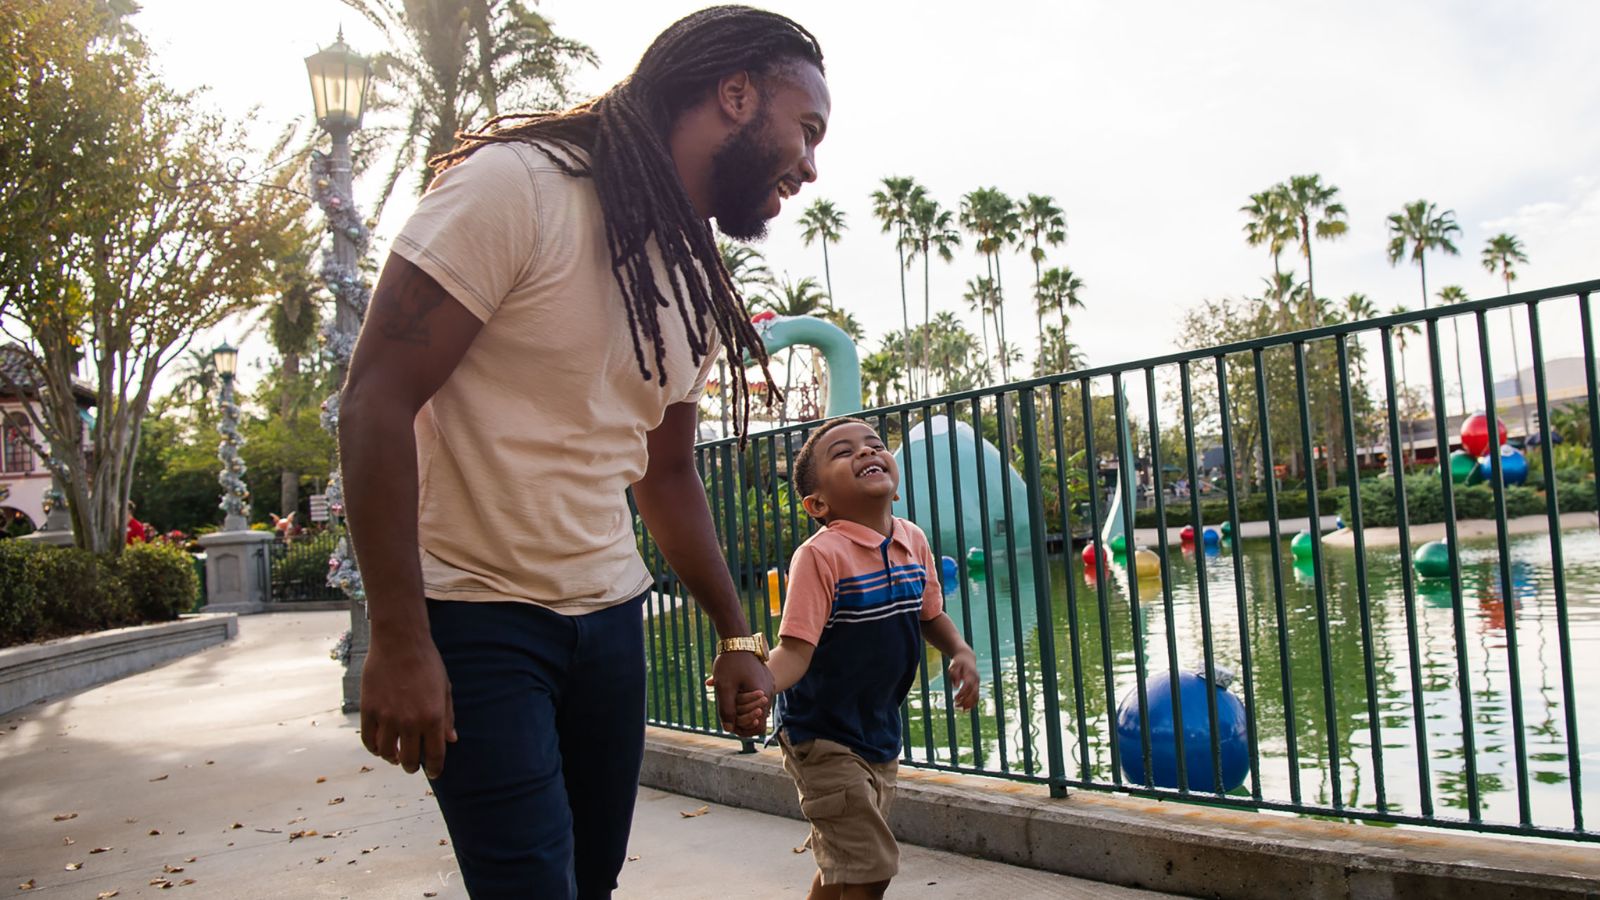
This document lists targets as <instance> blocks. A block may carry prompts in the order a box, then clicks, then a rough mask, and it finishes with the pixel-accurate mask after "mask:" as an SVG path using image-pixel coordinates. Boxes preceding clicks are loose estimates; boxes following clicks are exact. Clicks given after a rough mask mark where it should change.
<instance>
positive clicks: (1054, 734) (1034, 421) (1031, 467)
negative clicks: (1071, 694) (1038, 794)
mask: <svg viewBox="0 0 1600 900" xmlns="http://www.w3.org/2000/svg"><path fill="white" fill-rule="evenodd" d="M1020 427H1021V430H1022V457H1023V465H1024V468H1025V469H1026V475H1025V476H1024V478H1023V480H1024V481H1026V482H1027V483H1028V518H1029V521H1030V523H1031V527H1030V528H1029V529H1028V531H1029V538H1030V540H1031V550H1032V554H1031V555H1032V556H1033V597H1034V602H1035V603H1036V604H1037V606H1038V610H1039V679H1040V684H1041V686H1042V690H1041V693H1043V694H1044V723H1045V730H1044V742H1045V759H1046V766H1047V768H1046V774H1047V776H1048V777H1049V779H1050V796H1052V797H1065V796H1066V795H1067V783H1066V782H1067V764H1066V755H1065V751H1064V750H1063V746H1062V745H1063V743H1064V742H1063V735H1062V733H1061V695H1060V694H1059V693H1058V692H1057V685H1056V638H1055V632H1056V623H1055V616H1054V615H1052V611H1051V602H1050V599H1051V598H1050V569H1049V567H1048V566H1047V565H1046V560H1045V550H1044V523H1045V518H1044V497H1043V495H1042V493H1041V491H1040V489H1039V484H1040V477H1039V434H1038V427H1039V417H1038V412H1037V410H1036V404H1035V402H1034V397H1033V390H1032V389H1025V390H1023V391H1022V422H1021V423H1020ZM1056 464H1057V465H1060V464H1061V463H1060V461H1059V460H1058V461H1057V463H1056ZM1061 502H1062V503H1065V502H1067V498H1066V497H1062V498H1061ZM1061 539H1062V540H1064V541H1069V542H1070V541H1071V540H1072V536H1071V535H1062V537H1061ZM1018 652H1019V653H1020V652H1021V648H1020V647H1019V648H1018ZM1028 712H1029V711H1027V710H1024V711H1023V713H1024V714H1028Z"/></svg>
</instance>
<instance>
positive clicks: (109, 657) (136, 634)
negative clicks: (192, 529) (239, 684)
mask: <svg viewBox="0 0 1600 900" xmlns="http://www.w3.org/2000/svg"><path fill="white" fill-rule="evenodd" d="M238 633H239V620H238V617H237V616H233V615H200V616H185V617H184V618H182V619H179V620H178V621H176V622H163V623H161V624H158V625H138V626H135V627H133V628H117V629H114V630H111V631H101V632H98V633H95V634H85V635H80V636H78V637H69V638H60V639H57V640H53V641H47V642H45V643H43V644H26V645H23V646H21V647H7V648H6V649H4V650H0V715H3V714H5V713H8V712H11V711H12V710H14V709H18V708H20V707H23V706H27V705H28V704H29V703H34V702H36V701H39V700H46V699H49V698H51V697H59V696H61V695H62V694H70V693H72V692H73V691H81V690H83V689H84V688H87V687H93V686H94V685H97V684H104V683H105V682H107V681H114V680H116V679H118V678H122V677H124V676H126V675H132V674H133V673H135V672H142V671H144V670H145V669H149V668H152V667H154V666H157V665H160V664H161V663H164V662H167V661H168V660H173V659H177V658H178V657H181V656H188V655H189V654H191V653H195V652H197V651H200V650H204V649H206V648H207V647H211V646H214V645H216V644H220V643H222V642H224V641H227V640H230V639H231V638H233V636H234V635H236V634H238Z"/></svg>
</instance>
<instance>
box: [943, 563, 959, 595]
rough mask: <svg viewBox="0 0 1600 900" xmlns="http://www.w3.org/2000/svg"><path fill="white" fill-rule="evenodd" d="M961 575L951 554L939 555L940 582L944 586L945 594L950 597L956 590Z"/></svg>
mask: <svg viewBox="0 0 1600 900" xmlns="http://www.w3.org/2000/svg"><path fill="white" fill-rule="evenodd" d="M959 575H960V573H959V572H958V570H957V569H956V561H955V559H953V558H951V557H949V556H941V557H939V584H940V586H942V587H943V588H944V593H945V596H947V597H948V596H949V595H951V594H954V593H955V592H956V588H957V587H959V584H958V583H957V579H958V577H959Z"/></svg>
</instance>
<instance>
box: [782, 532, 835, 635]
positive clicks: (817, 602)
mask: <svg viewBox="0 0 1600 900" xmlns="http://www.w3.org/2000/svg"><path fill="white" fill-rule="evenodd" d="M836 581H837V580H836V579H835V578H834V575H833V572H832V571H831V570H830V569H829V568H828V566H827V564H826V563H825V562H824V561H823V559H822V555H821V554H819V553H817V551H816V550H815V549H813V548H812V547H811V545H809V544H802V545H801V546H800V549H798V550H796V551H795V552H794V558H793V559H791V560H789V593H788V595H787V596H786V597H785V598H784V601H783V621H782V623H780V624H779V626H778V636H779V637H792V638H798V639H800V640H802V641H805V642H806V643H808V644H816V642H817V641H818V640H820V639H821V638H822V629H823V628H824V627H826V626H827V624H828V616H830V615H831V614H832V613H833V588H834V585H835V583H836Z"/></svg>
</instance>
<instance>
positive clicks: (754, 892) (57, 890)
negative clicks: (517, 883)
mask: <svg viewBox="0 0 1600 900" xmlns="http://www.w3.org/2000/svg"><path fill="white" fill-rule="evenodd" d="M345 620H346V617H345V614H344V613H337V612H306V613H278V614H274V615H268V616H253V617H248V618H245V619H242V620H241V621H240V627H239V637H238V639H236V640H235V641H233V642H232V643H230V644H227V645H224V646H221V647H217V648H213V649H211V650H207V651H205V652H203V653H200V654H197V655H195V656H192V657H189V658H187V659H184V660H180V661H178V662H175V663H172V664H170V665H167V666H164V667H162V668H159V669H155V670H153V671H150V672H146V673H143V674H140V675H135V676H132V677H130V678H126V679H123V680H121V681H118V682H115V683H112V684H108V685H104V686H101V687H99V688H95V689H93V690H89V691H85V692H83V693H80V694H76V695H73V696H71V697H67V698H65V699H62V700H58V701H55V702H52V703H47V704H42V705H36V706H31V707H27V708H26V709H24V710H21V711H18V712H16V713H13V714H12V715H10V716H7V717H5V718H4V719H0V760H4V764H3V767H0V772H3V777H0V821H3V822H5V827H4V828H3V829H0V890H3V892H4V893H5V894H7V895H10V896H30V897H31V896H43V897H63V898H65V897H72V898H80V897H81V898H92V897H96V896H100V897H105V896H109V894H108V893H107V892H111V891H116V892H117V893H116V894H115V896H117V897H141V896H157V895H160V896H163V897H180V898H181V897H184V896H191V897H226V898H235V897H238V898H270V897H294V898H314V897H329V898H344V897H349V898H405V897H439V898H460V897H464V896H466V892H465V891H464V890H462V888H461V880H460V876H459V875H458V874H457V872H456V866H455V860H454V857H453V855H452V853H451V850H450V847H449V845H448V842H447V840H446V837H445V829H444V824H443V822H442V821H441V820H440V818H439V814H438V810H437V807H436V806H435V805H434V802H433V799H432V798H431V797H429V796H428V793H427V783H426V782H425V781H424V780H423V778H422V776H421V775H414V776H407V775H405V774H404V773H403V772H401V771H400V770H399V769H396V768H393V767H390V766H388V765H385V764H382V763H381V762H378V761H376V760H374V759H373V758H372V757H370V756H368V755H367V753H366V751H365V750H363V749H362V748H361V745H360V742H359V740H358V739H357V737H356V733H355V732H356V720H355V717H354V716H345V715H342V714H341V713H340V712H339V708H338V707H339V676H340V674H341V673H340V669H339V667H338V665H337V664H336V663H334V662H333V661H331V660H330V659H329V658H328V649H329V648H330V647H332V645H333V642H334V639H335V637H336V636H337V634H338V633H339V632H340V631H341V630H342V629H343V627H344V622H345ZM704 805H705V804H702V803H701V802H700V801H697V800H692V799H689V798H686V797H680V796H676V795H673V794H667V793H663V792H660V791H653V790H644V791H642V792H641V794H640V798H639V804H638V807H637V811H636V813H635V817H634V829H633V841H632V847H631V849H630V851H629V852H630V859H629V862H628V865H627V867H626V868H625V869H624V870H623V873H622V878H621V890H620V891H618V896H619V897H635V898H652V900H653V898H685V900H687V898H705V897H717V898H719V900H722V898H740V897H768V896H774V895H783V896H795V897H799V896H803V895H804V892H805V886H806V884H807V883H808V881H809V879H810V876H811V871H812V865H813V864H812V863H811V859H810V856H809V855H808V854H805V853H799V854H797V853H795V852H794V849H793V848H795V847H796V846H798V845H800V844H801V843H802V842H803V841H804V838H805V833H806V827H805V825H804V824H803V823H800V822H796V821H793V820H790V819H784V818H780V817H775V816H768V815H762V814H759V813H753V812H749V811H746V810H740V809H733V808H728V807H710V808H708V811H707V812H706V813H705V814H703V815H699V816H695V817H692V818H686V817H684V816H683V815H681V813H683V812H692V811H695V810H697V809H698V808H700V807H701V806H704ZM30 883H31V884H32V885H33V887H32V889H31V890H29V891H27V892H26V893H24V892H21V891H18V890H17V888H18V886H20V885H23V884H30ZM166 883H170V887H171V889H170V890H168V889H167V888H166V887H164V886H163V885H164V884H166ZM890 893H891V896H895V895H898V896H907V897H909V896H916V897H936V898H943V897H990V896H1002V897H1005V898H1007V900H1022V898H1035V897H1037V898H1045V897H1050V898H1116V900H1133V898H1157V897H1160V896H1164V895H1159V894H1153V893H1150V892H1146V891H1137V890H1130V889H1128V888H1121V887H1112V886H1107V885H1101V884H1096V883H1094V882H1086V881H1080V880H1075V879H1071V878H1064V877H1061V876H1057V875H1050V874H1046V873H1041V872H1036V871H1032V870H1028V869H1018V868H1014V867H1010V866H1004V865H999V864H996V863H990V862H983V861H978V860H972V859H968V858H965V857H962V856H957V855H955V854H950V853H943V852H937V851H932V850H925V849H922V848H918V847H907V848H905V849H904V854H903V860H902V875H901V878H900V879H899V880H898V881H897V882H896V887H895V888H894V889H892V890H891V892H890Z"/></svg>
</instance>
